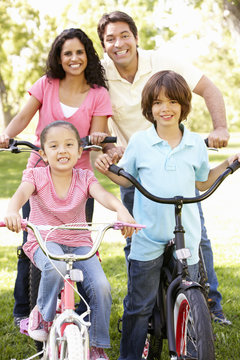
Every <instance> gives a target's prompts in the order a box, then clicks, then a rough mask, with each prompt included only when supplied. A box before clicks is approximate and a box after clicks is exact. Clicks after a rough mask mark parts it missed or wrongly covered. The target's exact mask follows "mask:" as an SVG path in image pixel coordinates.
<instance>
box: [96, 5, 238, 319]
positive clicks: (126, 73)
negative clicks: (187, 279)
mask: <svg viewBox="0 0 240 360" xmlns="http://www.w3.org/2000/svg"><path fill="white" fill-rule="evenodd" d="M98 36H99V38H100V41H101V44H102V46H103V49H104V52H105V56H104V59H103V61H102V64H103V66H104V68H105V71H106V77H107V80H108V86H109V92H110V96H111V101H112V106H113V116H112V119H110V121H109V128H110V130H111V132H112V133H113V134H114V135H116V136H117V138H118V145H120V147H119V148H118V153H119V157H121V155H122V153H123V151H124V147H126V145H127V143H128V141H129V138H130V137H131V135H132V134H133V133H134V132H136V131H139V130H143V129H146V128H147V127H149V122H148V121H147V120H146V119H145V118H144V117H143V115H142V112H141V92H142V89H143V87H144V85H145V84H146V82H147V80H148V79H149V78H150V77H151V76H152V75H153V74H154V73H156V72H158V71H161V70H173V71H175V72H178V73H180V74H181V75H182V76H183V77H184V78H185V79H186V81H187V82H188V84H189V86H190V88H191V90H192V91H193V92H194V93H195V94H198V95H200V96H202V97H203V99H204V100H205V103H206V106H207V108H208V111H209V113H210V115H211V118H212V123H213V131H212V132H211V133H210V134H209V136H208V140H209V146H211V147H216V148H219V147H224V146H227V143H228V139H229V134H228V130H227V125H226V112H225V105H224V100H223V97H222V94H221V92H220V91H219V89H218V88H217V87H216V86H215V85H214V84H213V83H212V81H211V80H210V79H208V78H207V77H206V76H205V75H204V74H202V72H201V71H200V70H199V69H197V68H196V67H194V66H193V65H192V64H189V63H188V62H187V61H186V60H181V59H180V56H179V55H180V54H179V53H173V54H170V53H169V52H168V51H165V50H164V49H160V50H158V51H154V50H142V49H138V31H137V27H136V25H135V23H134V21H133V19H132V18H131V17H130V16H129V15H128V14H126V13H124V12H121V11H114V12H112V13H109V14H104V15H103V16H102V18H101V19H100V21H99V23H98ZM108 149H109V151H111V149H110V147H108ZM106 150H107V149H105V151H106ZM114 151H115V150H114ZM121 197H122V201H123V203H124V205H125V206H126V207H127V208H128V210H129V211H130V212H132V206H133V197H134V188H133V187H130V188H121ZM199 212H200V217H201V224H202V239H201V246H202V250H203V254H204V259H205V263H206V267H207V273H208V280H209V283H210V292H209V301H210V302H211V312H212V317H213V319H214V321H216V322H219V323H220V324H225V325H230V324H231V322H230V321H229V320H227V319H226V317H225V316H224V314H223V310H222V306H221V299H222V296H221V294H220V293H219V292H218V290H217V287H218V281H217V276H216V273H215V271H214V267H213V254H212V248H211V243H210V240H209V239H208V238H207V232H206V228H205V226H204V218H203V214H202V209H201V205H200V203H199ZM129 250H130V239H128V242H127V246H126V247H125V255H126V258H127V256H128V254H129Z"/></svg>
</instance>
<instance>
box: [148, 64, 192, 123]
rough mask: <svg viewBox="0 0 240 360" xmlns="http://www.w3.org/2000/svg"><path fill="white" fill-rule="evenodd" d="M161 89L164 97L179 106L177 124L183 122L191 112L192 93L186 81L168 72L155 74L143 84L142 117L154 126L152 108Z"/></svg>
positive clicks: (172, 72)
mask: <svg viewBox="0 0 240 360" xmlns="http://www.w3.org/2000/svg"><path fill="white" fill-rule="evenodd" d="M162 89H164V91H165V96H166V97H168V98H169V99H171V100H176V101H177V102H178V103H179V104H180V105H181V115H180V119H179V123H180V122H181V121H183V120H185V119H186V118H187V116H188V114H189V112H190V111H191V99H192V92H191V90H190V88H189V86H188V84H187V82H186V80H185V79H184V78H183V77H182V76H181V75H180V74H177V73H176V72H174V71H170V70H165V71H159V72H157V73H156V74H154V75H153V76H152V77H151V78H150V79H149V80H148V81H147V83H146V84H145V86H144V88H143V91H142V101H141V106H142V114H143V116H145V118H146V119H147V120H148V121H150V122H152V123H153V124H155V120H154V118H153V115H152V106H153V102H154V101H155V100H156V99H157V98H158V95H159V93H160V91H161V90H162Z"/></svg>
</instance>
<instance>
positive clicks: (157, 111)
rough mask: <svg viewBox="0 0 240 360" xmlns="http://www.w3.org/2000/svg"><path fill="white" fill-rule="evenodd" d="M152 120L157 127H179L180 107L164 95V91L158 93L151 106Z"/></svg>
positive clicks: (175, 101)
mask: <svg viewBox="0 0 240 360" xmlns="http://www.w3.org/2000/svg"><path fill="white" fill-rule="evenodd" d="M152 114H153V118H154V119H155V120H156V122H157V128H158V127H167V126H168V127H170V126H177V127H178V126H179V119H180V116H181V105H180V104H179V103H178V102H177V100H174V99H169V98H168V97H166V95H165V91H164V89H162V90H161V91H160V93H159V94H158V97H157V99H155V100H154V102H153V105H152Z"/></svg>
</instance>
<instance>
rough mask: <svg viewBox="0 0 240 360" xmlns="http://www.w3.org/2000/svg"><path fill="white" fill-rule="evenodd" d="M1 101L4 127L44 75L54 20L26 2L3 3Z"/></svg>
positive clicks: (0, 12)
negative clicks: (29, 91) (33, 84)
mask: <svg viewBox="0 0 240 360" xmlns="http://www.w3.org/2000/svg"><path fill="white" fill-rule="evenodd" d="M0 18H1V23H0V101H1V105H2V112H3V119H4V126H7V124H8V123H9V121H10V120H11V119H12V117H13V116H14V115H15V114H16V112H17V111H18V110H19V107H20V104H21V102H22V99H23V97H24V96H25V94H26V89H27V87H28V86H29V85H30V84H32V83H33V82H34V81H35V80H36V79H37V78H38V77H39V75H40V74H42V73H43V69H44V66H45V58H46V54H47V51H46V47H47V46H48V42H49V40H47V39H48V38H49V34H51V33H54V31H55V30H56V24H55V20H52V19H51V18H47V19H45V24H44V28H42V27H41V21H40V16H39V11H38V10H35V9H33V8H31V7H30V6H29V4H28V3H27V2H26V0H21V1H17V0H1V2H0Z"/></svg>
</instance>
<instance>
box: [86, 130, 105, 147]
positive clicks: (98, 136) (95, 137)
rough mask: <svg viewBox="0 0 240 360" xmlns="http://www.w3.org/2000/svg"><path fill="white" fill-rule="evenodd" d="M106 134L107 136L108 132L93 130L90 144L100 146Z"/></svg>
mask: <svg viewBox="0 0 240 360" xmlns="http://www.w3.org/2000/svg"><path fill="white" fill-rule="evenodd" d="M106 136H109V134H106V133H102V132H93V133H92V134H91V135H90V139H91V144H92V145H99V146H101V142H102V141H103V140H104V139H105V137H106Z"/></svg>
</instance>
